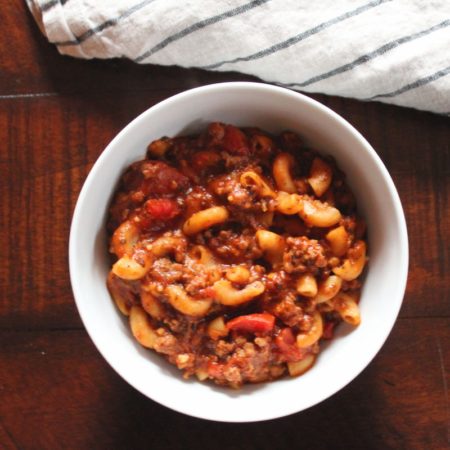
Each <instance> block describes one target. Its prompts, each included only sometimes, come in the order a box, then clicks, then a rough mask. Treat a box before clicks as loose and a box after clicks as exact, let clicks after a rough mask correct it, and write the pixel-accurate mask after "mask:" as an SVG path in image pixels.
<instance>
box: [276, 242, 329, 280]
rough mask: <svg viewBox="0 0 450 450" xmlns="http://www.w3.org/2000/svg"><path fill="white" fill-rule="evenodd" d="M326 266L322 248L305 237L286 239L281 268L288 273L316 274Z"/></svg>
mask: <svg viewBox="0 0 450 450" xmlns="http://www.w3.org/2000/svg"><path fill="white" fill-rule="evenodd" d="M326 266H327V258H326V256H325V249H324V247H323V246H322V245H321V244H320V243H319V242H318V241H316V240H315V239H308V238H307V237H306V236H301V237H288V238H287V239H286V249H285V252H284V255H283V267H284V270H285V271H286V272H288V273H296V272H299V273H303V272H310V273H313V274H316V273H318V272H319V271H320V269H322V268H325V267H326Z"/></svg>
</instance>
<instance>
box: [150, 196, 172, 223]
mask: <svg viewBox="0 0 450 450" xmlns="http://www.w3.org/2000/svg"><path fill="white" fill-rule="evenodd" d="M145 210H146V211H147V212H148V213H149V214H150V216H152V217H153V218H154V219H158V220H170V219H173V218H174V217H175V216H177V215H178V214H180V212H181V210H180V207H179V206H178V204H177V202H176V201H175V200H170V199H168V198H152V199H150V200H147V201H146V202H145Z"/></svg>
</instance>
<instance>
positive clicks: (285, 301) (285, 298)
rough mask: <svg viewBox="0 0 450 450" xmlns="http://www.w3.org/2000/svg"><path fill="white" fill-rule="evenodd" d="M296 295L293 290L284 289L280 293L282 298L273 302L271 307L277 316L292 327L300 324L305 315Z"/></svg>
mask: <svg viewBox="0 0 450 450" xmlns="http://www.w3.org/2000/svg"><path fill="white" fill-rule="evenodd" d="M296 297H297V296H296V295H295V293H294V292H293V291H283V292H282V293H281V294H280V295H279V299H281V300H278V301H277V302H275V303H273V307H272V309H271V312H272V314H273V315H274V316H275V317H278V318H279V319H281V320H282V321H283V322H284V323H285V324H286V325H289V326H290V327H295V326H298V325H299V324H300V323H301V322H302V320H303V319H304V316H305V315H304V312H303V309H302V308H301V307H300V306H299V305H298V304H297V302H296Z"/></svg>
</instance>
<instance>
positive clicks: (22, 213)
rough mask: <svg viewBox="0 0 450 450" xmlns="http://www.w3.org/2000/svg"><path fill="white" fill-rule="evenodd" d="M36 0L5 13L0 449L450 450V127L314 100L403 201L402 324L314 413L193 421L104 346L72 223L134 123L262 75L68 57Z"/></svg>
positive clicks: (370, 107)
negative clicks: (375, 159)
mask: <svg viewBox="0 0 450 450" xmlns="http://www.w3.org/2000/svg"><path fill="white" fill-rule="evenodd" d="M24 5H25V2H23V1H22V0H14V1H11V2H5V5H2V8H1V9H0V19H1V20H0V23H1V24H2V40H1V42H0V54H1V58H0V149H1V153H0V170H1V177H0V186H1V198H0V208H1V209H0V225H1V226H0V237H1V248H2V249H3V254H2V255H1V259H0V283H1V284H0V448H1V449H5V450H10V449H16V448H17V449H122V448H123V449H125V448H130V449H131V448H133V449H137V448H152V449H160V448H161V449H163V448H164V449H165V448H168V449H175V448H177V449H189V448H192V449H198V448H206V449H209V448H219V449H222V448H223V449H246V450H247V449H285V448H305V449H306V448H308V449H316V448H317V449H444V448H448V447H447V446H448V445H449V435H450V429H449V425H450V422H449V420H450V416H449V414H450V412H449V408H450V406H449V393H448V385H449V377H448V374H449V373H450V345H449V344H450V301H449V289H450V254H449V250H450V246H449V238H450V203H449V201H450V119H449V118H446V117H440V116H437V115H433V114H429V113H424V112H418V111H415V110H412V109H402V108H398V107H394V106H388V105H383V104H380V103H362V102H358V101H354V100H349V99H342V98H334V97H328V96H324V95H313V96H312V97H313V98H315V99H317V100H319V101H321V102H323V103H324V104H326V105H328V106H330V107H331V108H332V109H334V110H335V111H336V112H337V113H339V114H341V115H342V116H343V117H345V118H346V119H347V120H348V121H349V122H350V123H352V124H353V125H354V126H355V127H356V128H357V129H359V130H360V131H361V132H362V133H363V134H364V135H365V136H366V137H367V139H368V140H369V141H370V142H371V143H372V145H373V146H374V148H375V149H376V150H377V152H378V153H379V155H380V157H381V158H382V159H383V161H384V163H385V165H386V166H387V168H388V170H389V171H390V173H391V175H392V177H393V179H394V181H395V184H396V186H397V188H398V191H399V193H400V197H401V199H402V202H403V206H404V209H405V213H406V218H407V222H408V228H409V241H410V253H411V259H410V274H409V282H408V287H407V292H406V296H405V300H404V304H403V307H402V310H401V313H400V317H399V319H398V321H397V323H396V325H395V327H394V330H393V331H392V333H391V335H390V337H389V339H388V340H387V342H386V344H385V345H384V347H383V348H382V350H381V351H380V353H379V354H378V356H377V357H376V358H375V359H374V361H373V362H372V363H371V364H370V365H369V367H368V368H367V369H365V370H364V371H363V373H362V374H361V375H359V376H358V377H357V378H356V379H355V380H354V381H353V382H352V383H351V384H350V385H348V386H347V387H345V388H344V389H343V390H342V391H340V392H339V393H337V394H336V395H334V396H333V397H331V398H329V399H328V400H326V401H324V402H323V403H321V404H319V405H317V406H315V407H313V408H311V409H309V410H307V411H305V412H302V413H299V414H295V415H293V416H290V417H286V418H283V419H278V420H274V421H270V422H267V423H255V424H221V423H214V422H206V421H202V420H198V419H194V418H190V417H186V416H184V415H181V414H178V413H175V412H173V411H171V410H168V409H166V408H164V407H162V406H160V405H159V404H156V403H154V402H153V401H151V400H149V399H147V398H145V397H144V396H142V395H141V394H139V393H138V392H137V391H135V390H134V389H133V388H131V387H130V386H129V385H128V384H126V383H125V382H124V381H123V380H122V379H121V378H120V377H119V376H118V375H116V373H115V372H114V371H113V370H112V369H111V368H110V367H109V365H108V364H107V363H106V362H105V361H104V360H103V358H102V357H101V356H100V354H99V353H98V351H97V350H96V349H95V348H94V346H93V344H92V342H91V341H90V339H89V337H88V336H87V334H86V331H85V330H84V328H83V325H82V324H81V321H80V318H79V316H78V313H77V310H76V308H75V303H74V299H73V296H72V291H71V287H70V282H69V273H68V264H67V258H68V255H67V243H68V236H69V227H70V220H71V217H72V212H73V209H74V206H75V202H76V200H77V196H78V193H79V191H80V189H81V186H82V184H83V181H84V179H85V177H86V175H87V174H88V172H89V169H90V168H91V167H92V164H93V163H94V162H95V160H96V159H97V157H98V156H99V155H100V153H101V151H102V150H103V149H104V147H105V146H106V144H107V143H108V142H109V141H110V140H111V138H112V137H113V136H114V135H115V134H116V133H117V132H118V131H119V130H120V129H121V128H122V127H123V126H124V125H125V124H126V123H127V122H129V121H130V120H131V119H132V118H134V117H135V116H136V115H138V114H139V113H140V112H142V111H144V110H145V109H147V108H148V107H150V106H151V105H153V104H155V103H157V102H159V101H160V100H162V99H164V98H167V97H169V96H171V95H173V94H175V93H177V92H180V91H183V90H185V89H188V88H192V87H195V86H200V85H204V84H209V83H214V82H220V81H230V80H249V79H251V78H250V77H247V76H244V75H241V74H236V73H222V74H220V73H207V72H203V71H198V70H182V69H179V68H162V67H152V66H137V65H134V64H132V63H128V62H124V61H81V60H75V59H71V58H68V57H62V56H60V55H59V54H58V53H57V52H56V50H55V49H54V48H53V47H52V46H51V45H49V44H48V43H47V42H46V41H45V39H44V38H43V37H42V36H41V34H40V33H39V31H38V29H37V27H36V25H35V24H34V23H33V21H32V19H31V16H30V15H29V14H28V11H27V10H26V7H25V6H24ZM267 407H268V408H270V405H267Z"/></svg>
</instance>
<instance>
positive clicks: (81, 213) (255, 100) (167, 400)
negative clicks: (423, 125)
mask: <svg viewBox="0 0 450 450" xmlns="http://www.w3.org/2000/svg"><path fill="white" fill-rule="evenodd" d="M211 121H221V122H226V123H231V124H234V125H238V126H258V127H260V128H262V129H264V130H267V131H270V132H275V133H277V132H280V131H282V130H285V129H290V130H292V131H295V132H297V133H299V134H301V135H302V136H303V137H305V138H306V139H307V140H308V141H309V142H310V143H311V144H313V145H314V146H315V147H316V148H318V149H319V150H321V151H322V152H323V153H325V154H331V155H333V156H334V157H335V158H336V160H337V162H338V165H339V167H340V168H341V169H342V170H343V171H344V172H345V173H346V174H347V178H348V182H349V185H350V187H351V188H352V189H353V192H354V193H355V194H356V197H357V201H358V207H359V211H360V213H361V214H362V215H363V216H364V217H365V219H366V221H367V224H368V240H369V256H370V261H369V265H368V269H366V270H367V273H366V278H365V283H364V288H363V293H362V298H361V303H360V307H361V316H362V323H361V325H360V326H359V327H358V328H356V329H354V330H352V331H350V329H349V328H346V325H341V326H340V327H339V329H338V333H337V337H336V338H335V339H334V340H333V341H331V343H330V344H328V345H327V346H326V348H325V349H324V350H323V351H322V352H321V354H320V356H319V358H318V361H317V363H316V365H315V366H314V367H313V368H312V369H311V370H310V371H309V372H307V373H306V374H305V375H303V376H301V377H299V378H289V377H286V378H285V379H282V380H278V381H275V382H271V383H264V384H259V385H247V386H244V388H243V389H242V390H240V391H233V390H229V389H225V388H219V387H215V386H214V385H212V384H208V383H201V382H199V381H196V380H189V381H186V380H183V379H182V377H181V373H180V372H179V371H178V370H177V369H176V368H174V367H172V366H171V365H170V364H168V363H167V362H166V361H165V360H164V359H163V358H162V357H161V356H159V355H157V354H155V353H153V352H152V351H149V350H145V349H144V348H142V347H140V346H139V344H137V343H136V341H135V340H134V339H133V337H132V336H131V333H130V331H129V327H128V323H127V321H126V320H125V319H124V318H123V317H122V316H121V314H120V313H119V312H118V310H117V309H116V307H115V305H114V303H113V302H112V301H111V298H110V296H109V294H108V291H107V289H106V284H105V281H106V276H107V273H108V269H109V267H108V261H109V260H108V254H107V245H106V236H105V231H104V225H105V217H106V213H107V207H108V204H109V202H110V199H111V195H112V192H113V190H114V188H115V185H116V182H117V181H118V179H119V177H120V175H121V174H122V172H123V171H124V170H125V168H126V167H127V166H128V165H129V164H130V163H131V162H133V161H135V160H138V159H142V158H143V157H144V155H145V150H146V146H147V144H148V143H149V142H150V141H152V140H153V139H156V138H159V137H161V136H164V135H166V136H174V135H177V134H185V133H192V132H196V131H199V130H201V129H203V128H204V127H205V125H206V124H207V123H208V122H211ZM69 251H70V276H71V281H72V287H73V291H74V295H75V300H76V303H77V306H78V310H79V313H80V315H81V318H82V320H83V322H84V325H85V327H86V329H87V331H88V333H89V335H90V337H91V339H92V340H93V341H94V344H95V345H96V346H97V348H98V350H99V351H100V353H101V354H102V355H103V356H104V358H105V359H106V360H107V361H108V362H109V364H110V365H111V366H112V367H113V368H114V369H115V370H116V371H117V373H119V375H121V376H122V378H123V379H124V380H126V381H127V382H128V383H129V384H131V385H132V386H134V387H135V388H136V389H137V390H138V391H140V392H142V393H143V394H144V395H146V396H147V397H150V398H151V399H153V400H155V401H157V402H159V403H161V404H162V405H165V406H167V407H169V408H172V409H174V410H176V411H179V412H182V413H185V414H188V415H191V416H194V417H200V418H204V419H211V420H218V421H225V422H251V421H259V420H266V419H273V418H277V417H282V416H286V415H288V414H292V413H295V412H298V411H302V410H304V409H306V408H308V407H310V406H312V405H315V404H316V403H319V402H320V401H322V400H324V399H326V398H327V397H329V396H331V395H333V394H334V393H335V392H337V391H339V390H340V389H342V388H343V387H344V386H345V385H346V384H348V383H349V382H350V381H352V380H353V379H354V378H355V377H356V376H357V375H358V374H359V373H360V372H361V371H362V370H363V369H364V368H365V367H366V366H367V364H369V362H370V361H371V360H372V358H373V357H374V356H375V355H376V353H377V352H378V351H379V350H380V348H381V346H382V345H383V343H384V341H385V340H386V338H387V336H388V334H389V332H390V331H391V329H392V327H393V325H394V322H395V320H396V317H397V315H398V312H399V309H400V305H401V303H402V299H403V295H404V290H405V285H406V278H407V271H408V239H407V231H406V224H405V219H404V215H403V211H402V206H401V203H400V200H399V197H398V194H397V191H396V189H395V186H394V184H393V182H392V179H391V177H390V176H389V174H388V172H387V170H386V168H385V167H384V165H383V163H382V162H381V160H380V158H379V157H378V156H377V154H376V153H375V151H374V150H373V148H372V147H371V146H370V145H369V143H368V142H367V141H366V140H365V139H364V138H363V137H362V136H361V135H360V134H359V133H358V132H357V131H356V130H355V129H354V128H353V127H352V126H351V125H349V124H348V123H347V122H346V121H345V120H344V119H342V118H341V117H340V116H338V115H337V114H335V113H334V112H333V111H331V110H330V109H328V108H326V107H325V106H323V105H321V104H320V103H318V102H316V101H314V100H311V99H310V98H308V97H306V96H303V95H301V94H298V93H295V92H292V91H289V90H286V89H282V88H278V87H274V86H271V85H266V84H259V83H223V84H215V85H210V86H206V87H200V88H197V89H192V90H190V91H187V92H183V93H181V94H178V95H175V96H174V97H171V98H169V99H167V100H165V101H163V102H161V103H159V104H157V105H155V106H153V107H152V108H150V109H148V110H147V111H145V112H144V113H143V114H141V115H140V116H139V117H137V118H136V119H135V120H133V121H132V122H131V123H130V124H129V125H128V126H126V127H125V128H124V129H123V130H122V131H121V132H120V133H119V134H118V135H117V136H116V137H115V138H114V140H113V141H112V142H111V143H110V144H109V145H108V147H107V148H106V149H105V151H104V152H103V153H102V155H101V156H100V157H99V159H98V161H97V162H96V163H95V165H94V167H93V168H92V171H91V172H90V174H89V176H88V178H87V180H86V182H85V184H84V186H83V189H82V191H81V193H80V196H79V199H78V203H77V206H76V209H75V213H74V216H73V221H72V227H71V232H70V248H69Z"/></svg>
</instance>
